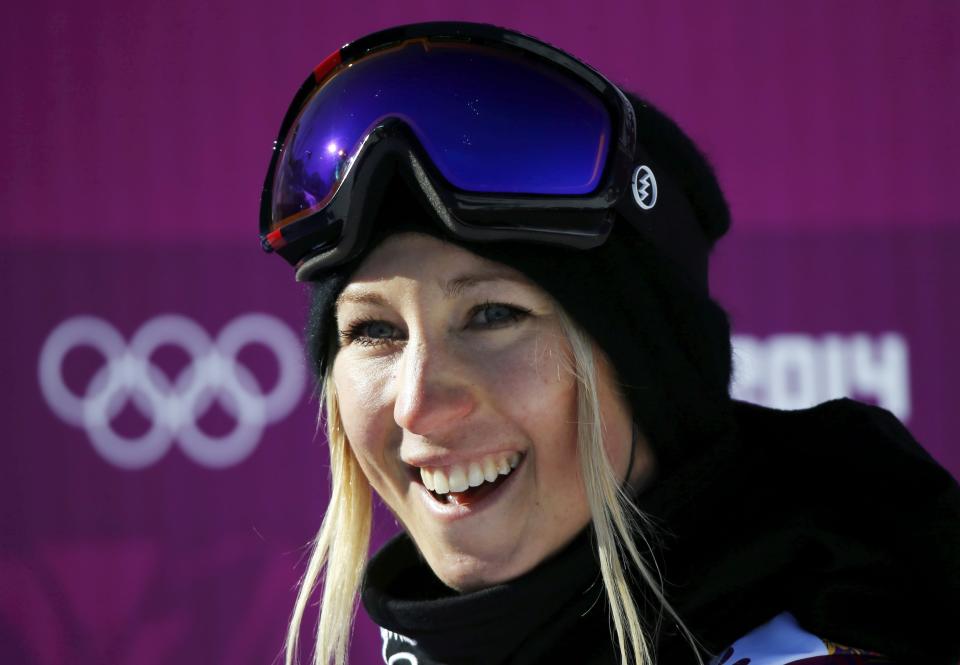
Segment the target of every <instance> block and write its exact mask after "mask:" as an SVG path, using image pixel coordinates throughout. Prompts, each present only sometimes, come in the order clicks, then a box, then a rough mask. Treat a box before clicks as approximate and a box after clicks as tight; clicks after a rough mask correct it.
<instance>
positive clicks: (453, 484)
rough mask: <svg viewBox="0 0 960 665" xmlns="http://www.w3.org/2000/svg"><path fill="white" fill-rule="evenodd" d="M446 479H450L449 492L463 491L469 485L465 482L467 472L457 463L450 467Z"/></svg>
mask: <svg viewBox="0 0 960 665" xmlns="http://www.w3.org/2000/svg"><path fill="white" fill-rule="evenodd" d="M447 479H448V480H449V481H450V491H451V492H465V491H467V488H468V487H470V483H468V482H467V472H466V471H464V470H463V467H462V466H460V465H459V464H454V465H453V466H452V467H450V475H449V476H447Z"/></svg>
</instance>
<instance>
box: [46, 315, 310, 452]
mask: <svg viewBox="0 0 960 665" xmlns="http://www.w3.org/2000/svg"><path fill="white" fill-rule="evenodd" d="M249 344H261V345H263V346H265V347H266V348H268V349H269V350H270V351H271V353H272V354H273V355H274V356H275V357H276V359H277V362H278V364H279V368H280V371H279V376H278V379H277V382H276V385H275V386H274V387H273V389H272V390H270V391H269V392H267V393H264V392H263V391H262V390H261V388H260V384H259V383H258V382H257V380H256V378H255V377H254V376H253V373H252V372H251V371H250V370H249V369H248V368H247V367H246V366H245V365H243V364H242V363H240V362H238V361H237V354H238V353H239V352H240V350H241V349H243V348H244V347H245V346H247V345H249ZM165 345H172V346H175V347H179V348H181V349H183V350H184V351H186V353H187V355H188V356H189V357H190V360H191V362H189V363H188V364H187V365H186V366H185V367H184V368H183V369H182V370H181V371H180V373H179V374H178V375H177V377H176V378H175V379H173V380H172V381H171V380H170V379H169V378H168V377H167V375H166V374H165V373H164V372H163V370H161V369H160V368H159V367H157V366H156V365H154V364H153V363H151V361H150V357H151V355H152V354H153V353H154V351H156V350H157V349H158V348H160V347H161V346H165ZM82 346H89V347H92V348H93V349H95V350H97V351H99V352H100V353H101V354H102V355H103V356H104V358H106V363H105V365H104V366H103V367H101V368H100V369H99V370H98V371H97V372H96V373H95V374H94V375H93V377H92V378H91V379H90V381H89V383H88V384H87V386H86V389H85V390H84V392H83V394H82V395H79V396H78V395H76V394H75V393H74V392H73V391H71V390H70V389H69V388H68V387H67V385H66V383H65V381H64V377H63V362H64V359H65V358H66V356H67V354H68V353H69V352H70V351H71V350H73V349H74V348H77V347H82ZM301 348H302V344H301V342H300V341H299V340H298V339H297V337H296V336H295V335H294V334H293V332H292V331H291V330H290V328H289V327H288V326H287V325H286V324H285V323H283V322H282V321H281V320H280V319H278V318H276V317H274V316H270V315H269V314H259V313H252V314H245V315H243V316H240V317H237V318H236V319H234V320H233V321H231V322H230V323H228V324H227V325H226V326H225V327H224V328H223V330H221V331H220V334H219V335H217V338H216V340H211V338H210V336H209V335H208V334H207V332H206V331H205V330H204V329H203V328H202V327H201V326H200V325H199V324H197V323H196V322H194V321H192V320H191V319H189V318H187V317H185V316H181V315H178V314H164V315H161V316H157V317H155V318H153V319H151V320H150V321H148V322H147V323H145V324H144V325H143V326H141V327H140V329H139V330H137V331H136V333H135V334H134V335H133V337H132V339H131V340H130V343H129V344H127V343H126V342H125V341H124V339H123V337H122V335H121V334H120V333H119V332H118V331H117V330H116V328H114V327H113V326H112V325H110V324H109V323H107V322H106V321H104V320H103V319H99V318H97V317H94V316H77V317H74V318H71V319H68V320H66V321H64V322H63V323H61V324H60V325H59V326H57V327H56V328H55V329H54V330H53V332H52V333H50V336H49V337H48V338H47V340H46V342H44V345H43V349H42V350H41V352H40V362H39V367H38V374H39V380H40V389H41V391H42V392H43V395H44V397H45V398H46V400H47V403H48V404H49V405H50V408H51V409H52V410H53V411H54V413H56V414H57V415H58V416H59V417H60V418H62V419H63V420H64V421H65V422H67V423H69V424H70V425H74V426H76V427H80V428H83V429H84V430H86V432H87V435H88V436H89V438H90V441H91V443H92V444H93V447H94V448H95V449H96V450H97V452H98V453H99V454H100V455H101V456H103V457H104V459H106V460H107V461H108V462H110V463H112V464H114V465H116V466H118V467H121V468H125V469H142V468H144V467H147V466H149V465H151V464H153V463H154V462H156V461H157V460H159V459H160V458H161V457H163V456H164V455H165V454H166V453H167V451H169V449H170V448H171V446H172V445H173V444H174V442H179V444H180V447H181V448H182V450H183V452H184V453H185V454H186V455H187V456H188V457H189V458H190V459H192V460H194V461H195V462H197V463H198V464H201V465H203V466H207V467H211V468H224V467H228V466H231V465H234V464H237V463H239V462H240V461H242V460H243V459H245V458H246V457H247V456H248V455H249V454H250V453H251V452H253V450H254V449H255V448H256V446H257V444H258V443H259V441H260V438H261V436H262V434H263V431H264V429H265V427H266V425H267V424H269V423H274V422H277V421H279V420H281V419H283V418H285V417H286V416H287V415H289V413H290V412H291V411H292V410H293V408H294V407H295V406H296V405H297V403H298V402H299V399H300V396H301V394H302V393H303V387H304V383H305V378H306V369H305V367H304V363H303V358H302V355H301ZM217 399H219V401H220V405H221V406H222V407H223V408H224V410H225V411H226V412H227V413H228V414H229V415H230V416H231V417H232V418H233V419H234V420H235V421H236V424H235V426H234V428H233V429H232V431H230V432H229V433H227V434H225V435H224V436H221V437H212V436H209V435H208V434H206V433H205V432H203V431H202V430H201V429H200V427H199V425H198V422H197V419H198V418H199V417H200V416H201V415H202V414H203V413H204V412H205V411H206V410H207V409H208V408H209V407H210V406H212V405H213V403H214V401H215V400H217ZM128 403H132V404H133V406H134V407H135V408H136V409H137V410H138V411H139V412H140V413H141V414H142V415H143V416H144V417H145V418H147V420H149V421H150V425H149V429H148V430H147V432H145V433H144V434H142V435H141V436H139V437H135V438H129V437H123V436H121V435H119V434H117V433H116V432H115V431H114V430H113V428H112V427H111V421H112V420H113V419H114V418H115V417H116V416H117V415H118V414H119V413H120V412H121V411H122V410H123V408H124V407H125V406H126V405H127V404H128Z"/></svg>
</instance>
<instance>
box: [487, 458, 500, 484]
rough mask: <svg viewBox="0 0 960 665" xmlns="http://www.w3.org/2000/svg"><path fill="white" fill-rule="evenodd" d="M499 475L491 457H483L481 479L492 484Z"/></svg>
mask: <svg viewBox="0 0 960 665" xmlns="http://www.w3.org/2000/svg"><path fill="white" fill-rule="evenodd" d="M499 475H500V474H499V473H498V472H497V463H496V462H494V461H493V458H492V457H485V458H484V460H483V479H484V480H486V481H487V482H488V483H492V482H493V481H494V480H496V479H497V476H499Z"/></svg>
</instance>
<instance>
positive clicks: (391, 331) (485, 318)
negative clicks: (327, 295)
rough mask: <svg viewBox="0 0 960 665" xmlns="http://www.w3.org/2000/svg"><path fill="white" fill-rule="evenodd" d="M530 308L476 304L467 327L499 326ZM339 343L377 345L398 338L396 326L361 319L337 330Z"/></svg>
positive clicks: (513, 320)
mask: <svg viewBox="0 0 960 665" xmlns="http://www.w3.org/2000/svg"><path fill="white" fill-rule="evenodd" d="M528 314H530V310H527V309H523V308H521V307H514V306H513V305H505V304H503V303H495V302H488V303H483V304H480V305H477V306H476V307H474V308H473V310H472V311H471V313H470V318H469V321H468V323H467V327H478V328H481V329H483V328H501V327H503V326H505V325H510V324H511V323H514V322H517V321H520V320H521V319H522V318H523V317H525V316H527V315H528ZM338 335H339V337H340V341H341V345H345V344H351V343H357V344H360V345H361V346H378V345H381V344H389V343H391V342H395V341H398V340H399V339H400V337H399V335H398V334H397V328H396V326H393V325H392V324H390V323H387V322H386V321H382V320H380V319H361V320H359V321H355V322H354V323H351V324H350V325H349V326H347V328H346V329H345V330H341V331H339V332H338Z"/></svg>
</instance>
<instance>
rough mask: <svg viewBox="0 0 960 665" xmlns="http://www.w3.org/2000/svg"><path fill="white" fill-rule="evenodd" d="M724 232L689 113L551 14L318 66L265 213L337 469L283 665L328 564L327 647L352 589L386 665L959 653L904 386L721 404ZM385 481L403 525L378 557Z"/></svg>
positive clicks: (954, 578)
mask: <svg viewBox="0 0 960 665" xmlns="http://www.w3.org/2000/svg"><path fill="white" fill-rule="evenodd" d="M464 100H466V102H464ZM467 135H469V137H471V138H470V139H469V140H465V139H464V136H467ZM557 137H562V139H563V140H559V141H558V140H557ZM729 225H730V217H729V211H728V208H727V205H726V202H725V200H724V197H723V194H722V193H721V191H720V188H719V185H718V183H717V180H716V178H715V176H714V174H713V171H712V169H711V168H710V166H709V164H708V163H707V161H706V159H705V158H704V157H703V155H702V154H701V153H700V152H699V150H698V149H697V148H696V146H695V145H694V144H693V143H692V142H691V141H690V139H689V138H688V137H687V136H686V135H685V134H684V133H683V132H682V131H681V130H680V129H679V128H678V127H677V126H676V124H675V123H673V122H672V121H671V120H670V119H669V118H667V117H666V116H664V115H663V114H662V113H660V112H659V111H657V110H656V109H655V108H653V107H652V106H651V105H650V104H648V103H647V102H644V101H642V100H641V99H639V98H638V97H636V96H635V95H633V94H630V93H625V92H623V91H621V90H620V89H619V88H618V87H617V86H615V85H614V84H613V83H611V82H610V81H608V80H607V79H606V78H604V77H603V76H602V75H601V74H599V73H598V72H596V71H595V70H593V69H591V68H589V67H587V66H586V65H584V64H583V63H581V62H580V61H578V60H576V59H575V58H573V57H572V56H570V55H569V54H566V53H564V52H562V51H560V50H558V49H555V48H554V47H552V46H550V45H548V44H545V43H543V42H540V41H538V40H535V39H533V38H531V37H529V36H526V35H523V34H521V33H517V32H514V31H509V30H505V29H503V28H497V27H495V26H487V25H479V24H470V23H431V24H417V25H412V26H400V27H398V28H393V29H390V30H386V31H383V32H380V33H376V34H374V35H368V36H367V37H364V38H362V39H360V40H358V41H356V42H354V43H351V44H348V45H346V46H344V47H343V48H341V49H340V50H339V51H337V52H335V53H334V54H332V55H331V56H330V57H328V58H327V59H326V60H325V61H324V62H323V63H321V65H320V66H318V67H317V68H316V70H314V72H313V73H312V74H311V77H310V78H309V79H308V80H307V82H306V83H305V84H304V86H303V87H302V88H301V90H300V92H299V93H298V95H297V97H296V98H295V100H294V102H293V104H292V105H291V107H290V110H289V112H288V113H287V116H286V118H285V120H284V122H283V125H282V127H281V131H280V135H279V137H278V139H277V142H276V149H275V151H274V154H273V157H272V160H271V163H270V166H269V169H268V173H267V179H266V183H265V187H264V198H263V204H262V207H261V241H262V243H263V246H264V248H265V249H267V250H268V251H275V252H277V253H279V254H280V255H281V256H283V258H285V259H286V260H287V261H288V262H289V263H290V264H291V265H293V266H294V267H295V268H296V275H297V278H298V279H300V280H302V281H310V282H312V286H313V288H312V290H311V296H312V304H311V315H310V323H309V330H308V336H307V345H308V350H309V353H310V355H311V361H312V364H313V366H314V368H315V371H316V375H317V381H318V389H319V391H320V392H321V393H322V400H321V403H322V404H323V405H324V413H325V416H326V418H325V425H326V434H327V440H328V444H329V450H330V461H331V465H330V470H331V473H330V476H331V494H330V497H331V498H330V503H329V505H328V507H327V510H326V513H325V515H324V518H323V523H322V525H321V528H320V531H319V533H318V535H317V539H316V543H315V546H314V550H313V553H312V556H311V559H310V564H309V566H308V569H307V571H306V573H305V575H304V579H303V583H302V585H301V589H300V593H299V595H298V598H297V601H296V605H295V609H294V614H293V618H292V621H291V624H290V629H289V632H288V637H287V653H286V659H287V663H288V665H290V664H292V663H294V662H295V661H296V660H297V656H298V640H299V634H300V628H301V623H302V622H303V617H304V613H305V610H306V608H307V606H308V604H309V603H310V600H311V599H312V598H313V596H314V593H315V591H316V590H317V588H318V587H322V591H321V598H320V617H319V623H318V626H317V635H316V644H315V649H314V656H313V662H314V663H315V665H327V664H328V663H330V662H335V663H337V665H341V664H342V663H344V662H345V661H346V656H347V651H348V643H349V639H350V634H351V629H352V623H353V616H354V612H355V610H356V603H357V600H358V598H359V599H360V600H362V603H363V607H364V609H365V610H366V611H367V613H368V614H369V615H370V617H371V618H372V619H373V620H374V621H375V622H376V623H377V624H378V625H379V626H380V627H381V629H382V633H381V634H382V638H383V645H382V655H383V660H384V662H385V663H387V664H388V665H395V664H396V665H399V664H401V663H403V664H408V663H415V664H417V665H439V664H440V663H445V664H460V663H463V664H477V665H481V664H482V665H501V664H510V665H532V664H534V663H596V664H599V663H603V664H610V663H621V664H623V665H626V664H627V663H633V664H635V665H653V664H654V663H669V664H670V665H686V664H688V663H698V664H700V665H702V664H703V663H705V662H707V660H709V661H710V664H711V665H721V664H724V665H731V664H733V663H747V662H758V663H759V662H762V663H766V664H769V665H785V664H788V663H800V662H803V663H810V664H811V665H812V664H814V663H817V664H820V663H841V662H853V661H851V660H847V659H848V658H856V659H857V660H856V662H860V663H889V662H894V661H895V660H896V661H899V662H911V663H912V662H924V663H928V664H931V663H932V664H935V665H948V664H949V665H953V664H954V663H955V662H956V659H957V657H960V644H958V639H957V638H956V631H955V621H953V620H952V619H951V616H950V615H949V614H946V613H941V612H940V611H939V610H937V609H935V608H938V607H953V606H956V605H957V604H958V603H960V588H958V584H960V575H957V574H956V572H957V571H956V561H957V552H956V547H955V546H953V545H950V543H951V542H954V543H955V542H958V539H960V533H958V524H960V488H958V487H957V484H956V482H955V481H954V480H953V478H952V477H951V476H950V475H949V474H948V473H947V472H946V471H945V470H944V469H943V468H941V467H940V466H939V465H937V464H936V463H935V462H934V461H933V460H932V459H930V457H929V456H928V455H926V453H924V451H923V450H922V448H920V447H919V445H918V444H917V443H916V441H914V440H913V438H912V437H911V436H910V434H909V432H907V430H906V429H904V428H903V426H902V425H901V424H900V423H899V422H898V421H897V420H896V419H895V418H894V417H893V416H892V415H891V414H890V413H889V412H887V411H884V410H883V409H879V408H877V407H872V406H869V405H866V404H861V403H858V402H854V401H852V400H847V399H842V400H834V401H832V402H828V403H825V404H822V405H819V406H817V407H814V408H811V409H806V410H803V411H795V412H786V411H777V410H774V409H766V408H762V407H759V406H756V405H751V404H746V403H743V402H738V401H736V400H733V399H731V398H730V395H729V384H730V379H731V372H732V365H731V346H730V327H729V322H728V318H727V315H726V313H725V312H724V310H723V309H722V308H721V307H720V305H719V304H718V303H716V302H715V301H714V300H713V299H712V298H711V297H710V293H709V285H708V280H707V260H708V257H709V254H710V251H711V249H712V247H713V245H714V243H715V242H716V241H717V240H718V239H719V238H720V237H721V236H723V235H724V234H725V233H726V232H727V230H728V228H729ZM825 470H826V471H828V472H829V474H830V475H829V476H827V475H825ZM834 479H839V480H834ZM372 492H376V493H377V495H379V496H380V497H381V498H382V499H383V501H384V502H385V504H386V505H387V506H388V507H389V509H390V510H391V511H392V512H393V514H394V515H395V517H396V519H397V521H398V523H399V524H400V526H401V527H402V528H401V531H400V532H399V533H398V534H397V535H396V536H395V537H394V538H392V539H391V540H390V541H389V542H387V543H386V544H385V545H384V546H383V547H382V548H381V549H380V550H379V551H377V552H376V553H375V554H374V555H373V556H369V552H368V549H369V541H370V533H371V522H372V507H371V506H372V501H371V499H372ZM944 543H946V544H944ZM881 654H885V655H881ZM890 659H893V660H890Z"/></svg>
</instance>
